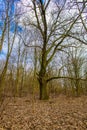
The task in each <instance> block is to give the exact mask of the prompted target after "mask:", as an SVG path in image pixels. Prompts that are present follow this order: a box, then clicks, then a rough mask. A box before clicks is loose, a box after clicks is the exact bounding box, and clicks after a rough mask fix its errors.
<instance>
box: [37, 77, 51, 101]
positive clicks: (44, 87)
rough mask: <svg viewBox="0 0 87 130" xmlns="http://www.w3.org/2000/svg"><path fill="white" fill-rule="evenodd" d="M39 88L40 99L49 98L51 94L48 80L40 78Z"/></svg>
mask: <svg viewBox="0 0 87 130" xmlns="http://www.w3.org/2000/svg"><path fill="white" fill-rule="evenodd" d="M39 89H40V95H39V99H40V100H48V99H49V95H48V91H47V82H46V81H45V80H44V79H41V80H39Z"/></svg>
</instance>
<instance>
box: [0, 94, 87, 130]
mask: <svg viewBox="0 0 87 130" xmlns="http://www.w3.org/2000/svg"><path fill="white" fill-rule="evenodd" d="M6 102H7V104H6ZM2 106H4V109H3V108H2V107H1V108H2V111H1V113H0V130H87V96H82V97H78V98H71V97H66V96H62V95H61V96H58V97H57V98H54V99H50V100H49V101H39V100H32V99H31V98H30V97H22V98H17V97H16V98H7V99H6V100H5V101H4V103H3V105H2ZM1 108H0V110H1Z"/></svg>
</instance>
